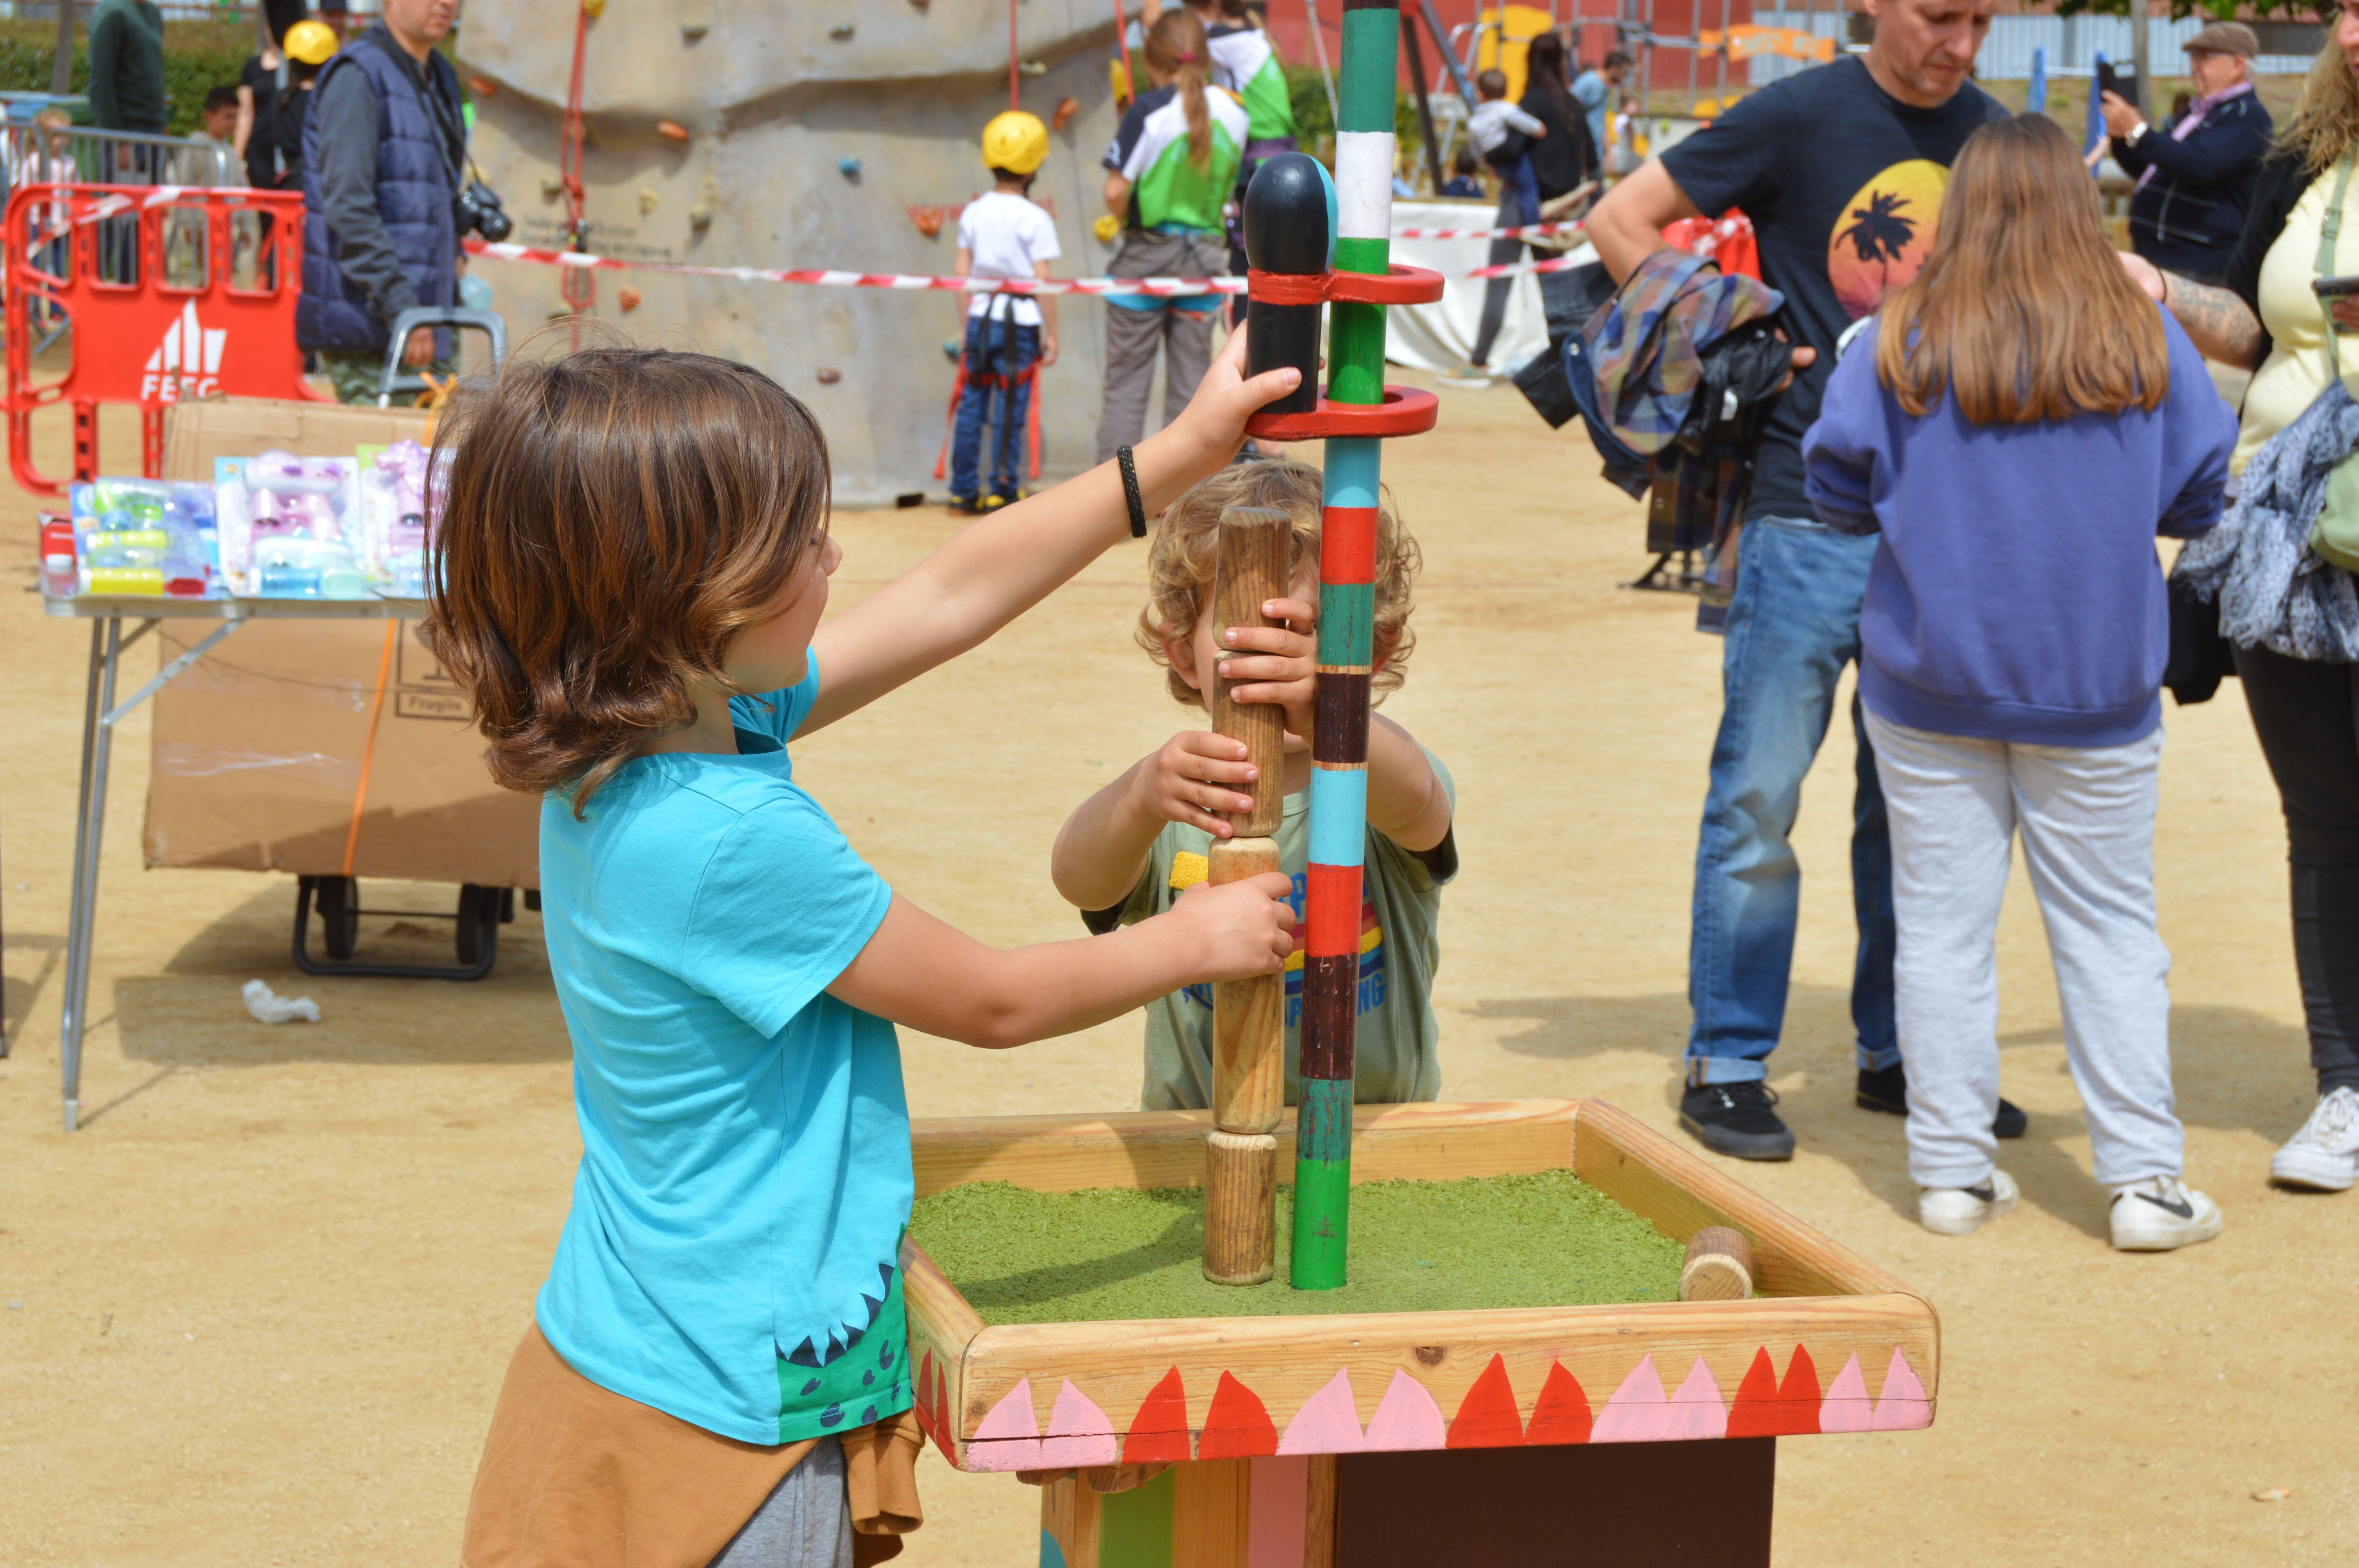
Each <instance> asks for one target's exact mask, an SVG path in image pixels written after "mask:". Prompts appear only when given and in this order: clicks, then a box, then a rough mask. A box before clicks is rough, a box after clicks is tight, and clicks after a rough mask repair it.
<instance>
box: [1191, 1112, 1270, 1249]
mask: <svg viewBox="0 0 2359 1568" xmlns="http://www.w3.org/2000/svg"><path fill="white" fill-rule="evenodd" d="M1276 1272H1277V1138H1275V1137H1274V1136H1272V1135H1271V1134H1269V1133H1266V1132H1223V1131H1221V1130H1218V1129H1217V1128H1216V1129H1214V1130H1212V1131H1211V1132H1208V1133H1206V1134H1205V1135H1204V1278H1206V1279H1208V1280H1210V1281H1212V1282H1213V1283H1214V1284H1216V1285H1258V1284H1260V1283H1261V1282H1262V1281H1264V1280H1266V1279H1268V1278H1269V1277H1270V1276H1271V1275H1272V1274H1274V1273H1276Z"/></svg>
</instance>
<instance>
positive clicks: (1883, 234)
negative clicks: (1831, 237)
mask: <svg viewBox="0 0 2359 1568" xmlns="http://www.w3.org/2000/svg"><path fill="white" fill-rule="evenodd" d="M1907 206H1908V198H1907V197H1905V196H1903V195H1901V194H1900V193H1899V192H1898V191H1895V190H1872V191H1870V192H1868V197H1867V205H1866V206H1864V207H1854V208H1853V209H1852V210H1851V218H1852V221H1851V225H1850V226H1849V227H1848V228H1846V229H1843V231H1842V232H1840V233H1839V234H1838V235H1837V236H1836V237H1837V238H1838V239H1842V240H1847V241H1849V242H1850V243H1851V248H1852V252H1853V254H1855V255H1857V256H1858V257H1859V259H1860V260H1861V261H1862V262H1864V263H1866V264H1868V265H1874V266H1876V267H1878V268H1879V270H1880V276H1879V277H1878V279H1877V282H1878V284H1879V287H1878V290H1877V292H1878V293H1881V292H1882V291H1883V288H1885V287H1889V286H1890V284H1891V281H1892V264H1893V263H1894V262H1897V261H1898V260H1899V259H1900V257H1901V253H1902V252H1904V251H1906V250H1907V249H1908V242H1909V241H1911V240H1913V239H1915V238H1916V237H1917V222H1916V220H1914V219H1913V218H1904V217H1902V216H1901V215H1900V214H1901V211H1902V209H1904V208H1906V207H1907Z"/></svg>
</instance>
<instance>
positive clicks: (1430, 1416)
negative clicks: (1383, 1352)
mask: <svg viewBox="0 0 2359 1568" xmlns="http://www.w3.org/2000/svg"><path fill="white" fill-rule="evenodd" d="M1449 1441H1450V1428H1449V1425H1448V1423H1446V1422H1443V1420H1442V1419H1441V1407H1440V1405H1438V1404H1435V1403H1434V1402H1433V1396H1432V1395H1431V1394H1429V1393H1427V1392H1426V1391H1425V1385H1424V1384H1423V1383H1420V1382H1419V1381H1418V1380H1417V1379H1415V1378H1412V1377H1410V1376H1409V1375H1408V1373H1407V1372H1404V1371H1402V1370H1401V1369H1400V1368H1397V1367H1396V1368H1393V1380H1392V1383H1391V1386H1389V1387H1388V1388H1386V1390H1385V1398H1384V1402H1383V1403H1382V1404H1380V1405H1378V1406H1377V1407H1376V1413H1375V1415H1372V1416H1370V1417H1369V1418H1368V1435H1367V1438H1366V1440H1365V1442H1364V1444H1363V1445H1362V1446H1364V1448H1365V1449H1366V1450H1367V1451H1368V1452H1369V1453H1372V1454H1373V1453H1378V1452H1385V1451H1396V1450H1400V1449H1408V1448H1440V1446H1441V1445H1442V1444H1445V1443H1448V1442H1449Z"/></svg>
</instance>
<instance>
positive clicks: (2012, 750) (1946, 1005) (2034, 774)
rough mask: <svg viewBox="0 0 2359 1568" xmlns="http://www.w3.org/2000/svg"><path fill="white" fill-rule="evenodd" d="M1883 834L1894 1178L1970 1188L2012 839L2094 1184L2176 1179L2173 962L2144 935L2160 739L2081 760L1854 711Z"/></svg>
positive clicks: (1991, 1049)
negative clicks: (1892, 948) (1887, 865)
mask: <svg viewBox="0 0 2359 1568" xmlns="http://www.w3.org/2000/svg"><path fill="white" fill-rule="evenodd" d="M1867 730H1868V735H1869V737H1870V739H1871V741H1873V743H1874V745H1875V765H1876V772H1877V774H1878V776H1879V777H1880V778H1881V779H1882V780H1883V782H1884V798H1885V805H1886V810H1887V811H1888V812H1889V813H1890V816H1891V822H1892V903H1893V911H1894V914H1895V916H1896V918H1897V923H1898V926H1899V947H1898V950H1897V956H1896V957H1895V958H1894V960H1893V966H1892V971H1893V983H1894V990H1895V992H1896V996H1897V1007H1898V1012H1899V1024H1900V1055H1901V1060H1902V1061H1903V1062H1905V1063H1906V1064H1907V1065H1908V1173H1909V1175H1910V1176H1912V1177H1914V1178H1915V1179H1916V1181H1917V1183H1918V1184H1919V1186H1927V1187H1970V1186H1978V1185H1980V1184H1982V1182H1983V1181H1984V1179H1985V1178H1986V1177H1988V1176H1989V1174H1990V1173H1991V1162H1992V1154H1993V1150H1994V1144H1993V1141H1992V1138H1991V1119H1992V1118H1993V1117H1994V1116H1995V1115H1996V1114H1997V1112H1998V964H1997V951H1996V947H1997V942H1996V939H1997V935H1998V915H1999V904H2000V902H2001V900H2002V899H2003V898H2004V897H2005V895H2006V877H2007V866H2008V861H2009V858H2010V854H2011V850H2012V840H2013V838H2014V836H2015V833H2016V831H2017V828H2020V829H2021V830H2022V833H2023V858H2024V860H2025V862H2026V863H2027V865H2028V867H2029V868H2030V871H2031V885H2032V889H2033V891H2034V892H2036V893H2037V894H2038V899H2039V914H2040V917H2041V919H2042V920H2043V921H2044V922H2046V924H2047V927H2048V950H2049V957H2051V959H2052V960H2053V961H2054V963H2055V966H2056V989H2057V991H2058V993H2059V995H2060V998H2061V1000H2062V1002H2063V1009H2064V1049H2065V1054H2066V1056H2067V1058H2068V1059H2069V1060H2070V1062H2071V1067H2072V1084H2073V1087H2075V1088H2077V1089H2079V1090H2080V1092H2081V1102H2082V1105H2083V1106H2085V1107H2086V1108H2087V1109H2088V1115H2089V1138H2090V1142H2091V1143H2092V1144H2093V1148H2094V1152H2095V1156H2096V1176H2097V1180H2098V1181H2099V1182H2101V1183H2103V1184H2105V1185H2108V1186H2117V1185H2120V1184H2124V1183H2127V1182H2135V1181H2140V1180H2143V1179H2144V1178H2146V1177H2147V1176H2176V1175H2178V1174H2180V1170H2181V1165H2182V1157H2183V1152H2184V1141H2185V1140H2184V1135H2183V1133H2182V1130H2181V1129H2180V1125H2179V1119H2178V1117H2177V1116H2175V1115H2173V1114H2172V1108H2173V1105H2174V1101H2173V1098H2172V1096H2171V1089H2170V992H2169V985H2168V983H2167V982H2168V979H2169V974H2170V954H2169V951H2168V950H2167V949H2166V948H2165V947H2164V946H2163V945H2162V937H2161V936H2160V935H2158V933H2157V932H2156V930H2155V917H2154V815H2155V803H2156V796H2157V779H2158V773H2159V764H2160V762H2161V758H2162V731H2161V730H2159V729H2158V730H2155V732H2154V733H2153V734H2151V735H2148V736H2147V737H2146V739H2144V740H2142V741H2133V742H2131V743H2130V744H2129V745H2126V746H2109V747H2104V748H2098V749H2091V750H2082V749H2076V748H2071V747H2061V746H2018V745H2010V744H2008V743H2007V742H2006V741H1974V740H1968V739H1965V738H1963V737H1961V736H1955V735H1930V734H1927V733H1926V732H1924V731H1923V730H1908V729H1903V728H1902V727H1900V726H1899V725H1897V724H1890V723H1886V721H1885V720H1883V719H1878V718H1877V717H1876V716H1875V714H1874V713H1870V714H1868V715H1867Z"/></svg>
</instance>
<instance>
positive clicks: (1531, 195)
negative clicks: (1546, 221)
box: [1503, 153, 1540, 223]
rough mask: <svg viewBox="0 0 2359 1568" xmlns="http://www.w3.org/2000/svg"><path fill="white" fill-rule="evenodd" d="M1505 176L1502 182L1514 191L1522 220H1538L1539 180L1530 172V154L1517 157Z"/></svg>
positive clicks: (1533, 221) (1534, 221) (1530, 221)
mask: <svg viewBox="0 0 2359 1568" xmlns="http://www.w3.org/2000/svg"><path fill="white" fill-rule="evenodd" d="M1503 183H1504V184H1505V186H1506V189H1509V190H1512V191H1514V192H1515V193H1516V207H1517V211H1520V212H1521V213H1522V214H1523V222H1527V223H1537V222H1539V221H1540V182H1539V178H1538V176H1536V175H1534V174H1533V173H1532V155H1531V154H1529V153H1526V154H1524V155H1523V156H1522V157H1519V158H1517V160H1516V161H1515V164H1514V166H1513V167H1512V168H1508V169H1507V170H1506V179H1505V180H1504V182H1503Z"/></svg>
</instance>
